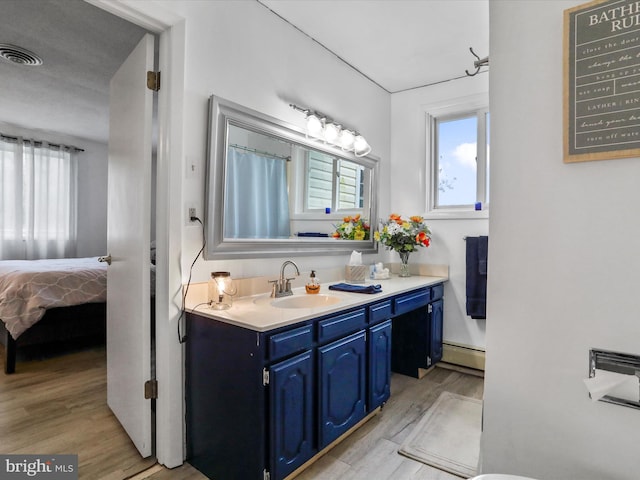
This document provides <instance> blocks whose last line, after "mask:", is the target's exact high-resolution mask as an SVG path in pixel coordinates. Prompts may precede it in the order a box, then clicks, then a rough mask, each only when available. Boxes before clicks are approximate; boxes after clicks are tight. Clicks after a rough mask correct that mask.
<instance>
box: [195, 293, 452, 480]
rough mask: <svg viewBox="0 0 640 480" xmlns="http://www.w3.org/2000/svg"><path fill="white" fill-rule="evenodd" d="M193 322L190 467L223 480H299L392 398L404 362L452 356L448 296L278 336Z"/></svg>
mask: <svg viewBox="0 0 640 480" xmlns="http://www.w3.org/2000/svg"><path fill="white" fill-rule="evenodd" d="M359 298H362V297H359ZM429 308H431V312H430V313H429V310H428V309H429ZM186 319H187V342H186V357H185V361H186V365H185V366H186V383H185V389H186V398H185V405H186V438H187V460H188V461H189V463H191V464H192V465H193V466H194V467H195V468H197V469H198V470H200V471H201V472H202V473H204V474H205V475H206V476H208V477H210V478H216V479H242V480H245V479H246V480H262V479H264V478H270V479H271V480H282V479H284V478H286V477H288V476H290V475H291V474H292V473H293V472H294V471H295V470H297V469H298V468H299V467H301V466H303V465H304V464H306V463H307V462H308V461H309V460H311V459H312V458H313V457H314V456H315V455H317V454H319V453H321V451H322V450H323V449H324V448H326V447H327V446H328V445H330V444H331V443H332V442H334V440H336V439H338V438H339V437H340V436H342V435H343V434H344V433H346V432H347V431H349V430H350V429H351V428H352V427H353V426H355V425H356V424H358V423H359V422H360V421H361V420H362V419H364V418H365V417H366V416H367V415H368V414H369V413H371V412H373V411H374V410H375V409H376V408H378V407H379V406H381V405H383V404H384V402H386V401H387V400H388V399H389V396H390V393H391V388H390V381H391V370H392V367H396V366H397V365H396V363H394V362H395V361H397V359H398V358H401V359H402V361H403V362H405V368H404V370H402V369H400V370H396V371H399V372H400V373H406V374H411V372H413V371H414V370H417V368H418V367H417V366H416V362H418V361H422V360H423V358H426V355H427V353H422V352H428V354H429V355H431V358H433V359H437V360H439V359H440V357H441V356H442V293H441V289H440V290H438V288H430V287H426V288H418V289H416V290H413V291H409V292H406V293H403V294H398V295H395V296H390V297H386V298H378V299H376V298H372V299H371V301H370V302H369V303H365V304H364V305H360V306H357V307H352V308H349V309H346V310H343V311H339V312H335V313H331V314H326V315H324V316H320V317H316V318H309V319H305V320H302V321H300V322H298V323H295V324H293V325H288V326H283V327H279V328H275V329H273V330H268V331H256V330H252V329H250V328H245V327H243V326H240V325H236V324H231V323H226V322H225V321H222V320H216V319H213V318H208V317H206V316H203V315H199V314H197V313H193V312H187V313H186ZM425 326H426V327H425ZM396 330H398V331H399V332H400V341H399V342H397V341H396ZM392 332H393V335H392ZM429 342H431V343H432V345H430V343H429ZM416 345H418V346H416ZM438 345H439V346H438ZM438 348H439V350H438ZM396 350H398V352H400V354H401V355H400V356H399V357H398V356H397V355H396ZM418 352H420V353H419V355H418ZM396 357H398V358H396ZM437 360H435V361H437ZM425 361H426V360H425ZM401 363H402V362H401ZM421 366H422V364H421ZM425 366H426V365H425ZM405 371H406V372H405Z"/></svg>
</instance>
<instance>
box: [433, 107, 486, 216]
mask: <svg viewBox="0 0 640 480" xmlns="http://www.w3.org/2000/svg"><path fill="white" fill-rule="evenodd" d="M437 125H438V132H437V138H438V152H437V156H438V200H437V205H438V206H439V207H446V206H453V205H473V204H474V203H475V202H476V171H477V162H476V156H477V140H476V139H477V135H478V122H477V117H476V116H475V115H473V116H470V117H464V118H456V119H452V120H444V121H442V120H441V121H439V122H438V124H437Z"/></svg>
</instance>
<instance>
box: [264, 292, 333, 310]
mask: <svg viewBox="0 0 640 480" xmlns="http://www.w3.org/2000/svg"><path fill="white" fill-rule="evenodd" d="M340 300H342V299H341V298H340V297H336V296H334V295H319V294H314V295H306V294H305V295H293V296H291V297H283V298H277V299H275V300H273V301H272V302H271V305H273V306H274V307H277V308H316V307H327V306H329V305H334V304H336V303H338V302H340Z"/></svg>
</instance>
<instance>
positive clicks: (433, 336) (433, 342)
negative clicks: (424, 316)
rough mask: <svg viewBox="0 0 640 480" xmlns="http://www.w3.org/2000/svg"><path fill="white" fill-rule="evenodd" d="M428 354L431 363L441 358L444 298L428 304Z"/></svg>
mask: <svg viewBox="0 0 640 480" xmlns="http://www.w3.org/2000/svg"><path fill="white" fill-rule="evenodd" d="M429 307H430V308H429V309H428V313H429V317H430V318H429V326H430V331H429V352H430V354H429V356H430V358H431V365H433V364H435V363H437V362H439V361H440V360H442V334H443V332H442V330H443V320H444V300H443V299H442V298H441V299H439V300H436V301H434V302H432V303H430V304H429Z"/></svg>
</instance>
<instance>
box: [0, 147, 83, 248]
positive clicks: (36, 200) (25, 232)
mask: <svg viewBox="0 0 640 480" xmlns="http://www.w3.org/2000/svg"><path fill="white" fill-rule="evenodd" d="M76 165H77V159H76V154H75V152H74V149H73V148H67V147H64V146H59V145H47V144H46V143H44V142H43V143H40V142H33V141H28V140H24V141H23V140H22V139H20V138H14V137H4V136H1V135H0V198H1V201H0V259H2V260H11V259H27V260H32V259H38V258H61V257H69V256H73V255H75V253H76V209H77V202H76V189H77V166H76Z"/></svg>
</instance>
